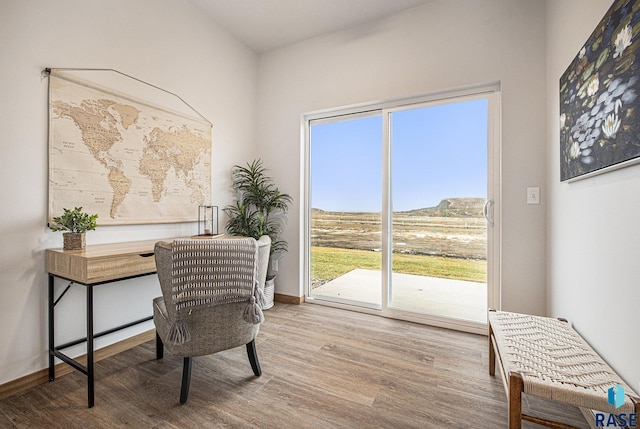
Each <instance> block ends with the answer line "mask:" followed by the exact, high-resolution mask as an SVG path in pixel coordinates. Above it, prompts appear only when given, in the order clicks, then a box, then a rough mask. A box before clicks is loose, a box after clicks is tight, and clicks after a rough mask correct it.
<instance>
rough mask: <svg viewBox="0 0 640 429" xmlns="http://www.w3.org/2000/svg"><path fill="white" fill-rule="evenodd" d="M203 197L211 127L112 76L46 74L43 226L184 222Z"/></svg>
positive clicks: (153, 92)
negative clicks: (68, 216) (92, 218)
mask: <svg viewBox="0 0 640 429" xmlns="http://www.w3.org/2000/svg"><path fill="white" fill-rule="evenodd" d="M210 199H211V123H209V122H208V121H206V120H205V119H204V118H201V117H197V115H195V114H194V111H193V110H191V109H190V107H189V106H188V105H186V103H184V102H183V101H182V99H181V98H180V97H177V96H175V95H174V94H172V93H168V92H166V91H164V90H161V89H159V88H157V87H154V86H153V85H149V84H145V83H144V82H142V81H139V80H137V79H134V78H131V77H129V76H127V75H123V74H121V73H119V72H116V71H114V70H96V71H92V70H87V71H84V72H82V71H66V70H56V69H53V70H51V71H50V75H49V215H48V217H49V222H51V220H52V218H53V217H54V216H59V215H60V214H62V212H63V209H64V208H74V207H82V208H83V211H85V212H87V213H96V214H98V223H99V224H100V225H118V224H120V225H121V224H143V223H171V222H189V221H195V220H197V215H198V211H197V208H198V206H199V205H204V204H207V203H209V202H210Z"/></svg>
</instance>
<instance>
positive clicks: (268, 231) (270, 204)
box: [223, 159, 293, 254]
mask: <svg viewBox="0 0 640 429" xmlns="http://www.w3.org/2000/svg"><path fill="white" fill-rule="evenodd" d="M267 171H268V169H267V168H265V167H264V166H263V165H262V161H261V160H260V159H256V160H254V161H253V162H251V163H247V165H246V167H243V166H239V165H235V166H234V167H233V170H232V174H231V180H232V187H233V190H234V192H235V194H236V202H235V203H234V204H231V205H229V206H227V207H225V208H224V209H223V211H224V212H225V213H226V214H227V216H228V217H229V220H228V222H227V232H228V233H229V234H231V235H242V236H246V237H253V238H255V239H256V240H257V239H259V238H260V237H261V236H263V235H268V236H269V237H271V253H272V254H274V253H281V252H286V251H287V242H286V241H284V240H281V239H280V234H281V233H282V230H283V228H284V225H285V223H286V214H287V211H288V210H289V205H290V204H291V203H292V202H293V198H291V196H290V195H289V194H285V193H282V192H280V190H279V189H278V187H277V186H276V185H275V183H274V182H273V179H272V178H271V177H269V176H267V174H266V172H267Z"/></svg>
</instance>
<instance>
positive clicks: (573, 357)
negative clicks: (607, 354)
mask: <svg viewBox="0 0 640 429" xmlns="http://www.w3.org/2000/svg"><path fill="white" fill-rule="evenodd" d="M496 363H498V364H499V365H498V367H499V369H500V371H501V374H502V382H503V384H504V389H505V393H506V394H507V399H508V403H509V414H508V415H509V417H508V419H509V426H508V427H509V429H516V428H521V427H522V420H527V421H530V422H534V423H537V424H540V425H544V426H547V427H551V428H566V429H571V428H574V429H575V427H574V426H570V425H566V424H564V423H560V422H555V421H552V420H547V419H544V418H541V417H535V416H531V415H527V414H523V413H522V394H523V393H526V394H527V395H533V396H536V397H539V398H544V399H548V400H553V401H558V402H563V403H566V404H570V405H574V406H576V407H579V408H581V409H582V410H583V413H584V410H598V411H602V412H607V413H613V414H621V413H627V414H629V413H636V414H638V415H640V399H639V398H638V395H637V394H636V393H635V392H634V391H633V390H632V389H631V388H630V387H629V386H628V385H627V384H625V383H624V381H622V379H621V378H620V377H619V376H618V375H617V374H616V373H615V372H614V371H613V370H612V369H611V368H610V367H609V365H607V364H606V363H605V362H604V360H602V358H601V357H600V356H599V355H598V354H597V353H596V352H595V351H594V350H593V349H592V348H591V347H590V346H589V345H588V344H587V342H586V341H585V340H584V339H583V338H582V337H581V336H580V335H579V334H578V333H577V332H576V331H575V330H573V328H571V326H569V323H567V321H566V320H562V319H552V318H548V317H538V316H531V315H526V314H519V313H509V312H504V311H495V310H491V311H489V374H490V375H495V368H496ZM616 384H619V385H620V386H622V387H624V389H625V398H624V404H622V405H621V406H620V407H618V408H616V407H614V406H613V405H610V404H609V402H608V390H609V389H610V388H611V387H612V386H615V385H616Z"/></svg>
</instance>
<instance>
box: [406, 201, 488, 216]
mask: <svg viewBox="0 0 640 429" xmlns="http://www.w3.org/2000/svg"><path fill="white" fill-rule="evenodd" d="M485 201H486V200H485V199H484V198H447V199H444V200H442V201H440V203H439V204H438V205H437V206H435V207H426V208H423V209H415V210H409V211H405V212H399V213H404V214H406V215H409V216H432V217H482V216H483V215H482V208H483V207H484V203H485Z"/></svg>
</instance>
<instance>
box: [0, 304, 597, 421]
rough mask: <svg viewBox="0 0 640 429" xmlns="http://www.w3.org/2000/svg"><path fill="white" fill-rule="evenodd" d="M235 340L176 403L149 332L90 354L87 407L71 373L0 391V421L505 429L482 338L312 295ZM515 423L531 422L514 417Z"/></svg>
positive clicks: (203, 361)
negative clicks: (251, 354)
mask: <svg viewBox="0 0 640 429" xmlns="http://www.w3.org/2000/svg"><path fill="white" fill-rule="evenodd" d="M265 317H266V322H265V323H264V325H262V327H261V330H260V334H259V335H258V338H257V341H256V342H257V349H258V355H259V359H260V363H261V366H262V371H263V374H262V376H261V377H254V376H253V373H252V371H251V367H250V365H249V360H248V359H247V356H246V351H245V348H244V347H241V348H238V349H235V350H230V351H226V352H222V353H219V354H217V355H213V356H206V357H200V358H196V359H195V362H194V366H193V373H192V381H191V390H190V394H189V400H188V402H187V403H186V404H185V405H183V406H180V405H179V403H178V398H179V392H180V378H181V373H182V359H181V358H176V357H172V356H170V355H168V354H167V353H165V357H164V359H162V360H156V359H155V345H154V342H153V341H149V342H147V343H144V344H142V345H140V346H137V347H134V348H132V349H130V350H127V351H125V352H122V353H120V354H117V355H115V356H112V357H109V358H107V359H105V360H103V361H100V362H98V363H97V364H96V374H97V376H96V405H95V407H94V408H91V409H88V408H86V381H85V380H86V379H85V377H84V376H82V375H81V374H79V373H77V372H75V371H74V372H73V373H72V374H68V375H65V376H62V377H59V378H57V379H56V380H55V381H54V382H52V383H46V384H43V385H41V386H38V387H36V388H33V389H31V390H28V391H26V392H22V393H19V394H16V395H13V396H10V397H8V398H5V399H3V400H0V428H7V429H9V428H45V427H46V428H64V429H72V428H125V427H126V428H157V429H174V428H181V429H182V428H219V427H220V428H285V429H286V428H292V429H293V428H295V429H299V428H323V429H329V428H438V429H441V428H474V429H483V428H486V429H496V428H505V427H506V422H507V401H506V396H505V393H504V391H503V388H502V383H501V381H500V378H494V377H491V376H489V374H488V368H487V365H488V345H487V338H486V337H485V336H479V335H474V334H468V333H461V332H455V331H450V330H446V329H441V328H433V327H428V326H423V325H418V324H413V323H409V322H402V321H396V320H390V319H385V318H380V317H376V316H372V315H366V314H360V313H355V312H350V311H345V310H339V309H335V308H329V307H324V306H319V305H314V304H302V305H290V304H281V303H276V305H275V306H274V307H273V308H272V309H270V310H268V311H266V312H265ZM524 409H525V412H526V411H529V412H533V413H539V414H542V415H545V416H547V417H552V418H554V419H558V420H562V421H564V422H567V423H570V424H573V425H575V426H577V427H580V428H589V425H588V424H587V422H586V421H585V420H584V418H583V417H582V414H581V413H580V412H579V410H577V409H575V408H572V407H568V406H563V405H559V404H555V403H551V402H547V401H541V400H537V399H536V398H529V397H527V398H526V401H525V404H524ZM523 427H524V428H531V429H534V428H538V427H539V426H537V425H534V424H532V423H528V422H525V423H524V424H523Z"/></svg>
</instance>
